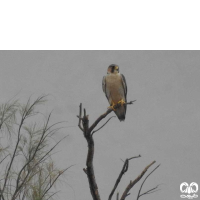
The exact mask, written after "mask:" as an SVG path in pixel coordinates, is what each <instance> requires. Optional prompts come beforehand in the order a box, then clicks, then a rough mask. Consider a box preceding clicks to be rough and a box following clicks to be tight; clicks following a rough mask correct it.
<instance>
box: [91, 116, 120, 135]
mask: <svg viewBox="0 0 200 200" xmlns="http://www.w3.org/2000/svg"><path fill="white" fill-rule="evenodd" d="M113 117H116V116H112V117H110V118H109V119H108V120H107V121H106V122H105V123H104V124H103V125H102V126H101V127H100V128H98V129H97V130H95V131H93V132H92V135H93V134H94V133H95V132H97V131H99V130H100V129H102V128H103V127H104V126H105V125H106V124H107V123H108V122H109V121H110V120H111V119H112V118H113Z"/></svg>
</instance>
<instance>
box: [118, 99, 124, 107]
mask: <svg viewBox="0 0 200 200" xmlns="http://www.w3.org/2000/svg"><path fill="white" fill-rule="evenodd" d="M125 103H126V102H125V101H124V100H123V99H122V100H120V101H118V103H117V104H121V106H123V105H124V104H125Z"/></svg>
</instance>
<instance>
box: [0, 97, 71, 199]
mask: <svg viewBox="0 0 200 200" xmlns="http://www.w3.org/2000/svg"><path fill="white" fill-rule="evenodd" d="M45 102H46V96H41V97H38V98H37V99H36V100H35V101H33V102H31V99H30V98H29V99H28V101H27V103H26V104H24V105H21V104H19V103H18V101H13V102H7V103H5V104H2V105H1V106H0V129H1V132H0V134H1V135H0V168H1V170H0V200H15V199H17V200H47V199H53V197H54V195H55V194H56V193H57V192H56V191H55V188H53V186H55V184H56V183H57V181H58V180H59V178H60V177H61V176H62V175H63V174H64V172H65V171H66V170H67V169H68V168H65V169H63V170H60V169H57V167H56V166H55V164H54V161H53V160H52V158H51V154H52V152H53V150H54V149H55V147H56V146H57V145H58V144H59V143H60V142H61V140H62V139H63V138H62V139H61V140H59V141H57V142H55V143H54V144H53V145H50V139H51V138H53V137H54V134H55V133H57V132H58V131H59V130H60V129H61V128H62V127H58V125H59V124H60V122H58V123H55V124H51V125H50V117H51V113H50V114H49V115H48V117H47V118H44V116H43V121H44V123H43V125H38V123H37V122H34V123H33V121H36V119H38V118H39V117H41V115H40V112H38V111H37V109H36V108H37V107H38V105H40V104H44V103H45ZM7 133H8V134H9V135H12V137H10V138H9V139H8V138H7V137H6V135H7ZM3 144H7V145H6V146H5V147H4V146H3Z"/></svg>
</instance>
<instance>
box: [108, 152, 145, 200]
mask: <svg viewBox="0 0 200 200" xmlns="http://www.w3.org/2000/svg"><path fill="white" fill-rule="evenodd" d="M139 157H141V155H139V156H134V157H131V158H127V159H126V160H125V162H124V165H123V167H122V170H121V172H120V174H119V177H118V178H117V180H116V182H115V185H114V188H113V189H112V191H111V193H110V195H109V198H108V200H111V199H112V196H113V194H114V192H115V190H116V189H117V186H118V185H119V182H120V181H121V178H122V176H123V175H124V174H125V173H126V172H127V170H128V165H129V160H131V159H133V158H139Z"/></svg>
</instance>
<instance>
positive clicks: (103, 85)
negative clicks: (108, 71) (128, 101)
mask: <svg viewBox="0 0 200 200" xmlns="http://www.w3.org/2000/svg"><path fill="white" fill-rule="evenodd" d="M102 89H103V91H104V93H105V95H106V98H107V99H108V98H109V96H108V91H106V76H104V77H103V80H102ZM108 101H109V99H108Z"/></svg>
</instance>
